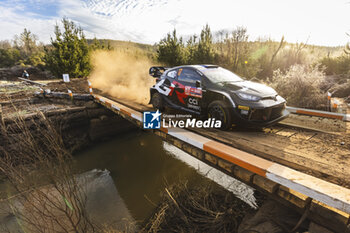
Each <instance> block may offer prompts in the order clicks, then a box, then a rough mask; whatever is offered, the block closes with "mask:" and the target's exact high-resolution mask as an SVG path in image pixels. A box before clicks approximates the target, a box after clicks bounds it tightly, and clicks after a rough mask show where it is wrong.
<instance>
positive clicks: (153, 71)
mask: <svg viewBox="0 0 350 233" xmlns="http://www.w3.org/2000/svg"><path fill="white" fill-rule="evenodd" d="M167 69H169V68H166V67H163V66H152V67H151V68H149V75H151V76H152V77H154V78H159V77H160V76H161V75H162V74H163V73H164V71H166V70H167Z"/></svg>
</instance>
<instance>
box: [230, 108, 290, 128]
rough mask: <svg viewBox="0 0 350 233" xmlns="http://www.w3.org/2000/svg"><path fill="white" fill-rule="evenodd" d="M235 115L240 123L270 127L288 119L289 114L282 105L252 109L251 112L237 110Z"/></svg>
mask: <svg viewBox="0 0 350 233" xmlns="http://www.w3.org/2000/svg"><path fill="white" fill-rule="evenodd" d="M242 113H244V114H242ZM234 115H235V117H236V119H237V120H238V121H239V122H240V123H244V124H249V125H255V126H268V125H272V124H274V123H276V122H279V121H281V120H283V119H284V118H286V117H288V115H289V112H288V111H287V110H286V108H285V103H281V104H278V105H275V106H270V107H267V108H259V109H257V108H250V109H249V111H242V110H241V109H238V108H236V109H235V110H234Z"/></svg>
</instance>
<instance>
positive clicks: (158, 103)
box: [152, 93, 164, 111]
mask: <svg viewBox="0 0 350 233" xmlns="http://www.w3.org/2000/svg"><path fill="white" fill-rule="evenodd" d="M152 106H153V108H155V109H159V110H160V111H163V110H164V104H163V98H162V96H161V95H160V93H154V94H153V95H152Z"/></svg>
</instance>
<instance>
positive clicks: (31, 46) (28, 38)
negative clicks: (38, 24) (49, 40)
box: [14, 28, 38, 59]
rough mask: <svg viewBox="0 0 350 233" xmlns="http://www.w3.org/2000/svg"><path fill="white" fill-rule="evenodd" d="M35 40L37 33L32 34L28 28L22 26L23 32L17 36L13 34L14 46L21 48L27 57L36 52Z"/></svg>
mask: <svg viewBox="0 0 350 233" xmlns="http://www.w3.org/2000/svg"><path fill="white" fill-rule="evenodd" d="M37 40H38V36H37V35H35V34H33V33H32V32H31V31H30V30H28V29H26V28H24V30H23V32H22V33H21V34H20V35H19V36H17V35H16V36H15V39H14V44H15V47H17V48H20V49H21V52H22V53H23V55H24V58H25V59H27V58H28V57H30V56H31V55H32V54H33V53H34V52H36V48H37V44H36V43H37Z"/></svg>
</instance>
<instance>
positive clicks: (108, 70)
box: [89, 51, 155, 104]
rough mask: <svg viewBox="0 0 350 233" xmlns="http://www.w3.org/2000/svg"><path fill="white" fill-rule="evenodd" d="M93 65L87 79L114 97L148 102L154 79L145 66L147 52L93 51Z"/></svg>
mask: <svg viewBox="0 0 350 233" xmlns="http://www.w3.org/2000/svg"><path fill="white" fill-rule="evenodd" d="M91 62H92V66H93V70H92V73H91V75H90V77H89V80H90V81H91V83H92V86H93V88H98V89H100V90H102V91H103V92H106V93H108V94H110V95H111V96H113V97H117V98H121V99H127V100H131V101H133V102H137V103H140V104H148V102H149V88H150V87H151V86H152V85H153V84H154V83H155V80H154V78H152V77H151V76H149V74H148V70H149V68H150V67H151V66H152V62H151V61H150V59H148V58H147V57H146V56H141V55H135V54H133V53H132V52H122V51H96V52H94V53H93V54H92V56H91Z"/></svg>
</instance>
